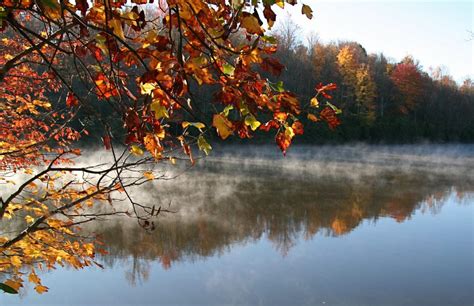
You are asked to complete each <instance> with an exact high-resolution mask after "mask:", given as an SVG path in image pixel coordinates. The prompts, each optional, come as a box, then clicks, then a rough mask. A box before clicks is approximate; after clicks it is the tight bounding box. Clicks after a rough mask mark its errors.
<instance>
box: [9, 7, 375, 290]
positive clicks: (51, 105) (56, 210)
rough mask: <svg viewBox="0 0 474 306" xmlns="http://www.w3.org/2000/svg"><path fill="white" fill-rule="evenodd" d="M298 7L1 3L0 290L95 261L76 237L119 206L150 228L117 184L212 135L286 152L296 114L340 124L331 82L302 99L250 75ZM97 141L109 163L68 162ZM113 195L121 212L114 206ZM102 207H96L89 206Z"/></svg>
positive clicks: (272, 64)
mask: <svg viewBox="0 0 474 306" xmlns="http://www.w3.org/2000/svg"><path fill="white" fill-rule="evenodd" d="M297 2H298V1H296V0H286V1H283V0H263V1H259V0H254V1H244V0H232V1H224V0H192V1H189V0H166V1H165V0H157V1H155V2H154V1H153V0H132V1H131V2H130V1H125V0H113V1H112V0H94V1H92V2H91V1H86V0H76V1H69V0H36V1H32V0H2V1H0V24H1V25H0V27H1V40H2V43H1V46H2V48H1V49H0V80H1V84H2V86H1V90H0V106H1V108H0V127H1V130H0V171H1V172H0V183H1V184H3V186H5V188H4V189H5V190H6V191H7V192H5V193H4V192H3V191H2V197H1V201H0V204H1V207H0V222H1V224H2V228H11V229H12V230H11V231H5V232H0V252H1V253H0V272H3V273H5V275H7V276H8V277H7V278H6V280H5V281H3V282H2V283H0V289H3V290H4V291H7V292H17V291H18V290H19V289H20V287H22V286H23V282H24V281H25V280H26V279H28V280H29V281H30V282H32V283H33V284H34V285H35V289H36V291H38V292H39V293H42V292H45V291H47V290H48V288H47V287H46V286H44V285H43V284H42V283H41V280H40V279H39V277H38V276H37V270H38V269H51V268H53V267H54V266H55V265H57V264H61V265H64V264H66V265H70V266H73V267H74V268H82V267H84V266H88V265H91V264H94V263H95V264H98V263H97V262H95V261H94V255H95V252H97V251H99V252H100V251H101V250H100V248H96V243H97V242H98V241H97V240H93V239H91V237H83V236H81V235H79V225H80V224H83V223H86V222H90V221H94V220H97V219H100V218H102V217H104V216H107V215H117V214H124V215H129V216H131V217H134V218H136V219H137V220H138V222H139V223H140V225H142V227H143V228H145V229H147V230H151V229H153V228H154V223H153V218H154V217H156V216H157V215H158V214H159V213H160V212H163V211H165V209H164V208H162V207H161V206H160V207H157V206H153V205H149V204H150V203H139V202H137V200H136V199H134V198H133V197H131V196H130V194H129V193H128V191H127V190H128V188H129V187H130V186H137V185H141V184H143V183H145V182H147V181H149V180H153V179H159V178H160V177H158V176H156V174H155V173H154V172H153V169H154V165H156V164H157V163H164V162H171V163H175V162H176V160H177V159H180V158H182V157H183V156H185V157H186V158H187V159H189V160H190V161H191V163H194V158H195V155H196V154H197V152H198V149H199V150H200V151H202V152H203V154H206V155H207V154H209V153H210V151H211V149H212V146H211V144H210V139H211V137H212V136H213V134H217V135H218V137H219V138H221V139H223V140H225V139H227V138H229V137H232V136H235V137H240V138H251V137H253V135H254V134H255V132H256V131H257V130H262V131H267V132H272V133H273V134H274V135H275V141H276V143H277V145H278V146H279V148H280V149H281V150H282V152H283V153H285V152H286V150H287V149H288V147H289V146H290V144H291V142H292V140H293V138H294V137H295V135H300V134H302V133H303V131H304V126H303V124H302V122H301V118H303V117H304V118H308V119H309V120H310V121H326V122H327V124H329V126H330V127H331V128H335V127H336V126H337V125H339V120H338V118H337V113H338V112H339V110H338V109H337V108H336V107H335V106H334V105H333V104H331V103H329V102H327V100H328V99H331V91H333V90H335V89H336V85H335V84H332V83H330V84H322V83H319V82H318V83H317V84H314V85H315V88H314V92H313V97H312V99H307V100H299V99H298V97H297V96H296V95H295V94H294V93H291V92H289V91H287V90H285V85H284V84H283V83H282V82H279V81H277V82H272V81H269V79H268V78H266V77H263V76H262V74H261V73H262V72H265V73H271V74H273V75H275V76H276V77H277V76H278V75H279V74H280V73H281V72H282V70H283V69H284V66H283V65H282V64H280V63H279V62H278V61H277V60H276V59H275V58H274V57H272V55H273V54H274V53H275V52H276V51H277V43H278V41H277V40H276V39H275V38H274V37H272V36H270V35H268V29H270V28H271V27H272V26H273V25H274V23H275V21H276V19H277V16H276V14H275V12H274V8H275V7H276V6H279V7H281V8H284V7H285V6H287V5H299V6H300V7H301V13H302V15H303V17H304V16H306V17H307V18H312V17H313V13H312V9H311V8H310V7H309V6H308V5H306V4H303V3H297ZM360 78H361V80H362V82H365V81H364V80H365V78H366V76H364V75H362V76H361V77H360ZM200 87H209V88H213V91H214V95H213V97H212V99H209V101H207V102H206V107H207V109H211V110H212V116H211V117H210V118H208V117H206V116H205V115H204V113H203V111H202V110H201V109H200V108H199V106H198V105H197V104H196V102H195V100H196V97H195V95H194V93H193V89H196V88H200ZM365 95H366V94H364V97H365ZM99 110H102V111H99ZM104 110H105V111H104ZM104 113H108V114H113V115H114V116H113V118H114V120H112V119H109V117H105V116H104ZM117 125H118V126H119V127H120V129H116V128H115V127H116V126H117ZM91 126H94V131H96V130H97V127H98V126H99V127H100V133H99V134H100V135H90V130H91ZM94 136H95V138H93V139H100V142H101V146H102V147H103V150H107V151H109V152H110V155H111V156H112V162H111V163H100V164H99V163H98V164H86V165H82V164H81V165H78V164H77V163H75V159H76V156H79V155H80V154H81V151H80V150H79V149H78V148H77V145H76V144H77V141H78V140H79V139H80V138H87V137H94ZM117 194H120V196H116V195H117ZM118 198H121V199H122V200H124V199H125V200H127V201H129V202H130V204H131V209H130V210H119V209H115V208H114V205H113V204H114V201H115V200H116V199H118ZM106 203H110V204H112V205H111V207H112V208H111V209H109V210H107V212H102V213H98V212H97V211H96V210H94V211H93V212H91V209H92V208H94V207H96V206H98V205H99V206H100V205H107V204H106ZM98 265H99V264H98Z"/></svg>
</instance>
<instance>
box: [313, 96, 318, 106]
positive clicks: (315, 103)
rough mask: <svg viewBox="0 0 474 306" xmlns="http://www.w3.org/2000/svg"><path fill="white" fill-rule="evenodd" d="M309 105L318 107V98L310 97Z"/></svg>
mask: <svg viewBox="0 0 474 306" xmlns="http://www.w3.org/2000/svg"><path fill="white" fill-rule="evenodd" d="M311 106H312V107H319V101H318V98H316V97H313V98H312V99H311Z"/></svg>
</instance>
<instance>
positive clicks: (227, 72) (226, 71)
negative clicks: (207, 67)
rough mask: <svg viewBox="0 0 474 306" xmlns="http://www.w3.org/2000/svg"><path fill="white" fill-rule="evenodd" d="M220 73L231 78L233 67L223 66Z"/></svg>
mask: <svg viewBox="0 0 474 306" xmlns="http://www.w3.org/2000/svg"><path fill="white" fill-rule="evenodd" d="M222 71H223V72H224V74H227V75H230V76H233V75H234V71H235V67H234V66H232V65H230V64H224V65H222Z"/></svg>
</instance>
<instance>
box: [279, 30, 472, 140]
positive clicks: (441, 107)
mask: <svg viewBox="0 0 474 306" xmlns="http://www.w3.org/2000/svg"><path fill="white" fill-rule="evenodd" d="M297 34H298V33H297V29H296V28H295V27H292V26H291V24H287V25H285V26H283V27H282V28H281V29H280V31H279V40H280V49H279V51H278V53H277V58H278V59H279V60H280V62H281V63H282V64H284V65H285V67H286V69H285V70H284V71H283V73H282V75H281V76H280V77H279V79H280V80H282V81H283V83H284V85H285V89H288V90H291V91H293V92H295V93H296V94H298V95H299V96H300V97H301V98H302V99H311V97H312V96H313V95H314V86H315V84H317V83H319V82H322V83H329V82H333V83H336V84H337V85H338V90H337V91H336V92H335V94H334V99H333V101H334V104H336V105H337V106H338V107H339V108H341V109H342V111H343V112H342V115H341V121H342V125H341V126H340V127H338V128H337V130H336V131H335V133H334V132H329V131H328V129H326V128H323V129H321V126H314V125H313V126H310V125H308V126H307V128H306V131H305V135H304V136H303V140H304V141H305V142H314V141H316V142H320V141H323V142H324V141H328V140H334V141H368V142H386V143H405V142H416V141H433V142H473V141H474V83H473V81H472V80H470V79H467V80H465V81H464V82H463V84H461V85H460V86H459V85H458V84H457V83H456V82H455V81H454V80H453V78H452V77H451V76H449V75H447V74H446V73H445V72H444V71H443V69H441V68H436V69H430V73H429V74H428V73H426V72H424V71H423V70H422V69H421V66H420V64H419V63H418V61H416V60H414V59H413V58H412V57H405V58H404V59H403V60H401V61H400V62H392V61H390V60H389V59H387V58H386V57H385V56H384V55H383V54H367V52H366V51H365V49H364V48H363V46H361V45H360V44H358V43H356V42H338V43H334V42H333V43H326V44H325V43H321V42H319V40H318V39H317V37H312V38H311V39H308V43H307V44H305V45H303V44H301V43H298V42H297V41H296V37H297ZM466 65H469V63H466Z"/></svg>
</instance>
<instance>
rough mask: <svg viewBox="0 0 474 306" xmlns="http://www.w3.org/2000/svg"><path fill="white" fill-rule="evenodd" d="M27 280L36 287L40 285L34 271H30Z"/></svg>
mask: <svg viewBox="0 0 474 306" xmlns="http://www.w3.org/2000/svg"><path fill="white" fill-rule="evenodd" d="M28 280H29V281H30V282H32V283H34V284H36V285H39V284H40V279H39V277H38V275H36V273H35V271H31V273H30V275H29V276H28Z"/></svg>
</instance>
